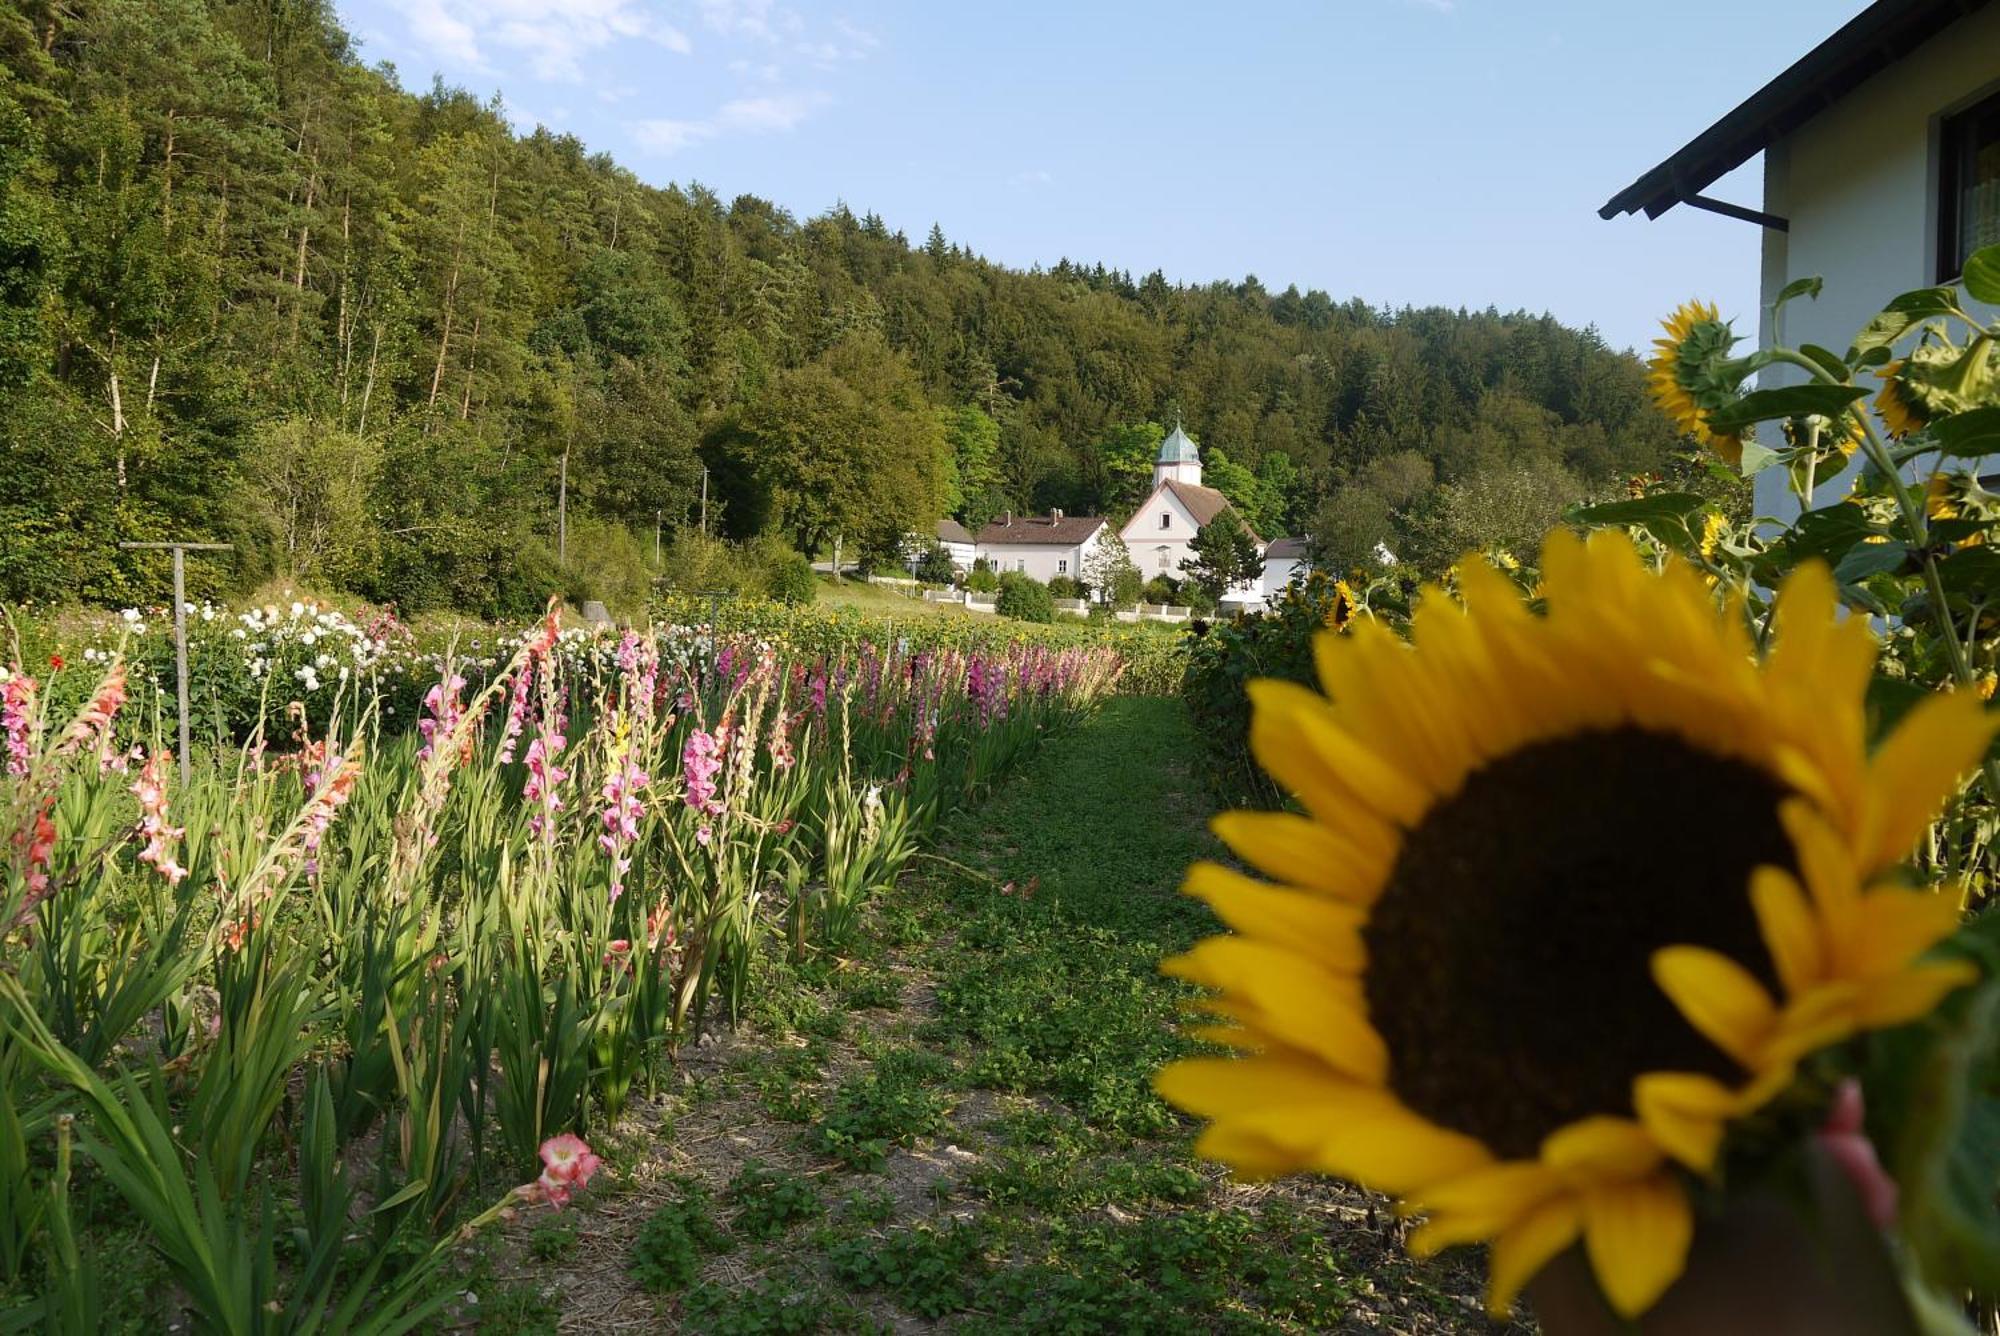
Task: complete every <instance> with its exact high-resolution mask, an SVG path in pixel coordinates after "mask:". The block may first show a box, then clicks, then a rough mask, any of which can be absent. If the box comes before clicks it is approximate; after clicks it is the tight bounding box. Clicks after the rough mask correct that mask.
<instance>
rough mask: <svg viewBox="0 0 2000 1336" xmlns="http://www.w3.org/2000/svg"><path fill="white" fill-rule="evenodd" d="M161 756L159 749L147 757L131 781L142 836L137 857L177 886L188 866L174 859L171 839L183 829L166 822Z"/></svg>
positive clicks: (169, 883) (165, 799)
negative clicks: (185, 866) (136, 775)
mask: <svg viewBox="0 0 2000 1336" xmlns="http://www.w3.org/2000/svg"><path fill="white" fill-rule="evenodd" d="M163 759H164V753H161V752H155V753H153V755H151V756H149V757H147V758H146V764H145V765H144V766H143V767H142V768H141V769H140V771H139V778H138V779H136V780H135V781H133V784H132V794H133V796H134V797H136V798H137V799H138V800H139V833H140V834H141V835H143V836H145V837H146V847H145V848H144V849H142V850H140V851H139V861H140V862H142V863H150V864H152V866H153V869H154V871H156V872H158V873H159V874H160V875H161V876H162V877H165V878H166V879H167V885H169V886H178V885H180V883H181V878H183V877H185V876H187V874H188V870H187V869H186V868H184V867H182V866H181V865H180V864H179V863H178V862H176V861H175V859H174V843H175V842H176V841H177V840H179V839H180V838H181V837H182V836H184V835H186V834H187V831H186V829H185V828H183V827H180V826H173V825H169V824H168V823H167V786H166V780H165V778H164V776H163V775H162V774H161V772H160V762H161V761H162V760H163Z"/></svg>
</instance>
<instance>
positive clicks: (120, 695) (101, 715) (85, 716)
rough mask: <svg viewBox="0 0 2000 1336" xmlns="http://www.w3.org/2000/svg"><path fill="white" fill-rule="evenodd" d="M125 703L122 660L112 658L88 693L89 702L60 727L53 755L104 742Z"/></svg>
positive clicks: (61, 754) (68, 753) (62, 754)
mask: <svg viewBox="0 0 2000 1336" xmlns="http://www.w3.org/2000/svg"><path fill="white" fill-rule="evenodd" d="M124 704H125V661H124V660H123V659H114V660H112V662H111V668H110V670H109V671H107V672H106V673H105V674H104V680H103V681H101V682H99V683H98V684H97V690H96V691H95V692H93V693H91V697H90V703H89V704H87V705H85V706H84V707H83V709H82V710H81V711H80V712H78V714H77V716H76V718H74V719H72V720H70V724H69V727H68V728H66V729H64V730H63V735H62V740H61V741H60V742H58V743H57V744H56V755H58V756H68V755H70V754H71V753H72V752H76V751H79V750H81V749H82V748H83V746H84V745H85V744H86V743H90V742H94V741H95V742H108V741H109V740H110V737H111V721H112V720H113V719H115V718H116V717H117V715H118V711H119V710H120V708H122V707H123V706H124Z"/></svg>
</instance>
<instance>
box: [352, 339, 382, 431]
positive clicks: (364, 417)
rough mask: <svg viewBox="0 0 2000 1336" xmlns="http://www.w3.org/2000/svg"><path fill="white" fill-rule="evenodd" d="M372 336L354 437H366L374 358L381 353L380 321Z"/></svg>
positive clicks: (373, 386) (373, 378)
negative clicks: (366, 373) (359, 413)
mask: <svg viewBox="0 0 2000 1336" xmlns="http://www.w3.org/2000/svg"><path fill="white" fill-rule="evenodd" d="M374 334H375V337H374V338H373V340H371V341H370V343H369V345H368V379H367V381H366V382H365V383H364V384H363V385H362V387H361V420H360V422H358V423H357V424H356V425H355V428H354V434H355V435H356V436H366V435H367V434H368V400H369V399H370V398H372V397H373V396H374V394H375V358H376V355H377V354H379V353H380V352H381V351H382V325H381V322H380V321H377V322H376V324H375V327H374Z"/></svg>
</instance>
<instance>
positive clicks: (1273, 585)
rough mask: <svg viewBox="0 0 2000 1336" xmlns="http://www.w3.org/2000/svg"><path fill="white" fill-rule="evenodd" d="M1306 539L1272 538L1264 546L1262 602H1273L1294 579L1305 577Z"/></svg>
mask: <svg viewBox="0 0 2000 1336" xmlns="http://www.w3.org/2000/svg"><path fill="white" fill-rule="evenodd" d="M1306 569H1307V564H1306V540H1305V539H1303V538H1273V539H1272V540H1271V541H1270V542H1269V543H1268V544H1266V545H1265V548H1264V590H1263V592H1264V602H1265V603H1266V604H1269V603H1272V602H1274V601H1275V600H1276V599H1277V597H1278V595H1280V594H1282V593H1284V592H1285V589H1286V587H1287V586H1288V585H1290V584H1291V583H1292V581H1294V580H1301V579H1304V578H1305V573H1306Z"/></svg>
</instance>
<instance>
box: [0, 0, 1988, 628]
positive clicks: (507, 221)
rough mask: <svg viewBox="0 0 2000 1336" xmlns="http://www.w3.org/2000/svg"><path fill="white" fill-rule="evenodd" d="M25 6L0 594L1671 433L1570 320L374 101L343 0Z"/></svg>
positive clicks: (1628, 454)
mask: <svg viewBox="0 0 2000 1336" xmlns="http://www.w3.org/2000/svg"><path fill="white" fill-rule="evenodd" d="M43 8H46V6H44V7H43ZM31 13H32V14H33V15H35V17H34V18H33V19H32V20H30V19H29V18H27V17H25V15H27V14H31ZM12 23H13V25H14V26H13V27H12V28H10V30H9V33H10V35H9V37H8V39H7V40H6V41H5V42H4V43H0V68H4V71H5V77H4V79H0V83H4V86H5V91H4V93H0V409H4V410H5V411H4V412H0V597H4V598H7V599H9V600H17V599H20V598H24V597H35V598H43V599H46V598H55V597H63V598H71V597H80V598H84V599H89V600H95V601H109V602H117V603H129V602H136V601H139V599H140V598H141V597H142V596H147V595H152V594H153V593H154V592H155V591H156V590H157V589H158V586H159V577H160V573H161V572H160V570H159V568H158V565H157V562H156V561H155V560H154V559H152V558H146V557H138V556H133V555H130V554H125V553H121V552H119V550H118V549H117V547H116V543H117V542H118V541H119V540H120V539H128V538H144V537H150V536H157V535H160V534H163V533H168V532H171V533H173V534H175V535H177V536H188V537H196V538H209V539H218V540H226V541H231V542H234V543H236V544H237V550H236V551H235V552H234V553H231V554H225V555H220V556H206V557H202V558H200V559H199V560H198V561H197V562H196V563H195V566H196V569H195V572H194V579H195V592H196V593H197V594H209V595H220V594H226V593H232V592H241V591H243V590H245V589H247V588H250V587H253V586H254V585H255V584H257V583H258V582H259V581H261V580H262V579H264V578H265V577H267V576H269V575H270V574H272V573H273V572H277V571H286V570H289V571H292V572H295V573H298V574H299V575H300V576H301V578H303V577H304V575H305V573H306V572H311V573H312V578H315V579H322V580H330V581H335V582H337V583H338V584H339V585H340V586H341V587H342V588H343V589H347V590H351V591H352V592H356V593H359V594H362V595H364V596H367V597H370V598H374V599H377V600H380V601H390V600H393V601H395V602H397V603H398V604H399V605H400V606H401V607H403V608H404V610H405V611H417V610H421V609H422V608H427V607H444V606H451V607H455V608H459V609H462V610H466V611H471V612H482V613H490V612H491V611H493V610H495V609H497V608H500V607H501V606H503V605H504V604H505V603H506V601H507V600H508V598H509V597H510V596H509V593H508V591H509V589H510V588H511V586H512V585H513V584H514V583H516V582H517V580H519V581H525V582H527V583H528V584H531V585H536V586H541V585H545V584H547V583H548V582H549V580H550V578H551V576H554V577H555V578H556V579H557V580H558V581H561V580H564V579H567V578H571V577H576V578H581V579H582V580H583V581H584V582H585V583H589V582H591V581H592V580H593V579H596V578H597V577H596V576H595V574H594V572H593V571H591V570H589V569H584V570H583V571H581V572H580V574H579V573H578V572H569V573H567V574H565V573H564V572H557V571H553V570H552V569H551V563H550V562H549V561H548V559H547V558H546V555H545V552H546V550H551V549H553V548H555V547H556V546H557V543H556V533H555V530H556V521H555V515H556V509H557V498H558V496H559V495H561V494H565V493H566V497H567V512H568V517H569V519H570V521H571V523H572V526H574V525H575V524H576V523H577V522H578V521H579V520H583V519H595V520H598V521H601V522H603V523H605V524H609V525H613V526H616V527H618V528H619V529H622V530H624V531H626V532H629V533H632V534H636V535H639V536H640V542H641V545H642V547H644V548H645V549H646V551H647V552H648V554H650V549H651V544H650V541H648V540H650V538H651V534H652V531H653V528H654V526H655V525H656V524H658V525H660V526H661V527H662V528H663V529H664V530H666V531H667V532H669V533H672V532H677V531H680V530H683V529H686V528H690V527H694V526H695V524H696V516H697V513H698V504H699V503H698V497H699V495H700V492H701V483H702V469H703V466H704V465H706V466H707V467H708V470H709V482H710V506H709V510H710V520H711V528H712V530H714V531H719V532H726V533H728V534H730V535H731V536H734V537H738V538H741V537H745V536H747V535H749V534H751V533H754V532H758V531H760V530H763V529H766V528H770V527H778V528H780V529H781V530H782V531H784V532H786V533H787V534H788V535H789V536H790V537H791V538H792V539H793V541H794V542H796V543H797V545H798V546H800V547H801V548H803V549H804V550H806V551H808V552H814V551H815V550H816V549H817V548H818V546H819V545H820V542H821V541H822V539H824V538H825V537H827V536H829V535H831V534H832V533H835V532H839V533H842V534H844V536H845V537H846V538H847V540H848V541H849V542H850V544H852V545H853V548H854V550H861V549H862V548H863V547H864V546H865V545H866V544H867V542H868V541H869V539H870V538H871V536H875V535H877V534H878V532H881V531H886V530H887V529H888V528H889V527H896V528H899V529H900V531H903V532H907V531H909V530H910V529H912V528H915V529H918V530H919V531H921V530H922V528H923V527H924V526H925V525H926V524H927V523H928V522H929V520H930V519H931V518H934V517H935V516H936V515H937V514H939V513H944V512H946V511H951V512H954V513H957V514H959V515H960V516H961V517H962V518H963V519H965V520H966V521H967V522H968V523H974V524H976V523H978V522H979V521H980V520H982V519H984V518H986V517H987V516H990V515H992V514H994V513H997V512H998V511H1000V510H1002V509H1005V508H1009V507H1012V508H1014V509H1017V510H1022V511H1029V510H1041V509H1045V508H1047V507H1049V506H1052V505H1054V506H1064V507H1067V508H1069V509H1071V510H1073V511H1075V512H1077V513H1113V514H1116V513H1120V512H1122V511H1123V510H1125V509H1127V508H1129V507H1130V506H1131V505H1132V504H1133V503H1135V502H1136V501H1137V499H1138V497H1139V496H1140V495H1142V494H1143V492H1144V491H1145V489H1146V487H1147V484H1148V482H1149V480H1150V470H1151V464H1152V451H1153V450H1154V449H1155V448H1157V444H1158V441H1159V426H1158V425H1157V424H1158V423H1159V422H1160V421H1161V420H1162V419H1163V417H1164V415H1165V414H1166V413H1167V412H1168V410H1169V408H1170V407H1172V406H1175V405H1177V406H1178V408H1179V409H1180V410H1182V411H1184V412H1185V414H1186V418H1187V425H1188V429H1189V430H1190V431H1192V432H1194V433H1195V434H1196V435H1197V436H1198V437H1199V438H1200V439H1201V440H1203V441H1204V442H1205V444H1206V445H1207V447H1208V449H1209V455H1208V459H1209V466H1210V468H1211V470H1212V472H1213V475H1214V482H1215V484H1216V485H1218V486H1221V487H1223V489H1224V490H1225V492H1227V493H1228V494H1229V495H1230V496H1231V498H1232V499H1233V500H1234V501H1235V502H1236V504H1237V505H1238V507H1239V508H1240V509H1241V510H1242V511H1243V513H1244V514H1245V515H1246V516H1247V517H1248V518H1249V519H1250V521H1251V523H1252V524H1253V525H1254V526H1256V527H1257V528H1258V529H1259V530H1260V531H1262V530H1264V529H1265V528H1266V526H1269V527H1270V529H1271V530H1272V531H1273V532H1275V531H1277V530H1278V529H1279V528H1280V527H1282V526H1283V524H1284V523H1285V522H1286V521H1290V522H1291V523H1293V524H1295V523H1296V521H1297V520H1298V518H1300V516H1299V514H1298V512H1299V510H1300V507H1301V505H1302V504H1303V503H1304V502H1305V501H1306V500H1307V499H1308V498H1310V497H1312V496H1315V495H1317V494H1318V493H1319V492H1320V491H1321V490H1323V489H1324V486H1325V484H1326V483H1328V482H1329V481H1332V480H1336V479H1339V478H1342V477H1344V476H1346V475H1347V474H1349V473H1351V472H1352V471H1354V470H1356V469H1358V468H1360V467H1362V466H1364V465H1365V464H1366V463H1367V461H1369V460H1370V459H1373V458H1375V457H1377V456H1380V455H1384V454H1389V453H1393V452H1395V451H1398V450H1417V451H1420V452H1422V453H1423V454H1425V455H1426V457H1429V458H1433V459H1435V460H1436V461H1437V462H1438V464H1439V467H1440V470H1441V472H1444V473H1447V474H1449V475H1450V476H1452V477H1453V478H1454V479H1457V478H1458V477H1459V476H1460V475H1461V474H1462V473H1463V472H1465V469H1463V468H1460V467H1459V466H1458V465H1457V464H1456V463H1452V462H1451V461H1452V460H1454V459H1455V458H1456V456H1457V455H1458V454H1459V453H1460V452H1461V444H1462V443H1463V442H1464V441H1466V440H1468V439H1470V438H1471V437H1472V436H1474V435H1476V434H1477V432H1476V430H1475V429H1476V427H1477V424H1478V422H1479V420H1480V418H1481V415H1482V413H1484V414H1486V415H1488V416H1494V413H1493V412H1491V411H1489V410H1488V409H1487V408H1486V407H1485V406H1484V401H1485V400H1486V399H1487V398H1489V397H1492V396H1504V397H1506V398H1507V399H1508V400H1509V401H1511V402H1512V403H1514V404H1516V405H1520V406H1525V408H1527V409H1531V410H1532V413H1525V414H1522V413H1517V414H1516V415H1515V416H1516V417H1518V418H1519V425H1521V426H1522V427H1523V428H1524V430H1525V433H1526V434H1525V435H1522V434H1521V433H1515V434H1513V435H1508V436H1505V437H1504V439H1503V438H1500V437H1495V438H1494V440H1496V441H1497V442H1498V443H1499V445H1500V446H1501V447H1502V448H1503V449H1505V450H1532V451H1535V452H1538V453H1540V454H1545V455H1548V456H1550V457H1552V458H1557V459H1559V460H1560V461H1561V462H1562V463H1563V465H1564V466H1565V467H1567V468H1569V469H1571V470H1572V471H1573V472H1574V473H1575V474H1576V475H1577V476H1578V477H1579V479H1581V480H1584V481H1587V482H1588V481H1593V480H1595V479H1596V478H1597V477H1599V476H1600V475H1602V476H1609V474H1610V473H1611V472H1615V470H1616V468H1617V467H1618V466H1619V461H1626V460H1630V461H1636V463H1635V467H1645V468H1650V467H1656V466H1657V464H1658V461H1659V459H1660V457H1661V452H1662V451H1663V449H1664V448H1665V446H1666V444H1667V443H1668V440H1669V432H1668V429H1667V427H1666V424H1665V422H1664V420H1663V419H1661V418H1660V417H1659V416H1658V415H1657V414H1655V413H1653V412H1652V411H1651V410H1650V409H1649V408H1648V407H1646V406H1645V402H1644V398H1643V393H1642V383H1643V373H1642V371H1641V369H1640V368H1639V366H1638V365H1637V364H1636V363H1635V362H1634V361H1632V359H1630V358H1628V357H1626V356H1624V355H1622V354H1618V353H1614V352H1611V351H1609V350H1607V349H1605V348H1604V347H1603V346H1602V345H1601V343H1599V342H1598V340H1597V339H1596V337H1595V335H1593V334H1591V333H1589V332H1584V331H1576V330H1571V329H1566V328H1564V327H1562V326H1560V325H1558V324H1556V323H1555V322H1553V321H1550V320H1547V319H1538V318H1535V317H1532V316H1529V315H1526V314H1520V313H1515V314H1509V315H1502V314H1500V313H1497V312H1491V311H1488V312H1483V313H1475V314H1462V313H1454V312H1450V311H1446V310H1419V311H1400V312H1387V311H1378V310H1375V309H1372V308H1370V307H1368V306H1366V305H1364V304H1362V303H1360V302H1353V301H1350V302H1344V303H1341V302H1336V301H1334V300H1333V299H1332V298H1331V297H1329V296H1328V295H1327V294H1326V293H1324V292H1318V291H1310V292H1303V293H1302V292H1300V291H1298V290H1296V289H1287V290H1285V291H1283V292H1279V293H1271V292H1267V291H1266V290H1265V289H1264V288H1263V287H1262V286H1261V285H1259V284H1256V283H1254V282H1253V283H1242V284H1229V283H1216V284H1208V285H1203V286H1175V285H1172V284H1169V283H1168V282H1167V281H1166V279H1165V278H1164V277H1163V276H1161V275H1160V274H1157V273H1155V274H1152V275H1147V276H1144V277H1142V278H1139V279H1136V280H1135V279H1134V277H1133V276H1132V275H1130V274H1126V273H1123V272H1121V271H1119V270H1116V269H1112V268H1107V267H1104V266H1101V265H1098V266H1080V265H1077V264H1073V263H1070V262H1064V263H1061V264H1059V265H1057V266H1055V267H1054V268H1053V269H1051V270H1049V271H1046V272H1037V273H1021V272H1016V271H1012V270H1007V269H1003V268H1001V267H999V266H997V265H993V264H990V263H987V262H985V261H982V260H978V259H975V258H973V257H971V256H969V255H967V254H965V253H964V251H963V250H962V249H960V248H959V247H957V246H954V245H952V244H951V243H949V242H948V241H945V240H944V239H943V238H942V237H939V238H935V240H937V241H938V242H939V244H938V245H936V246H930V245H925V246H913V245H912V244H911V242H910V241H909V240H908V239H906V238H905V237H903V236H902V235H901V234H899V233H896V232H895V231H893V230H892V229H889V228H887V227H885V226H883V225H882V224H881V220H880V219H879V218H874V217H870V216H865V215H856V214H855V213H853V212H851V211H849V210H848V209H847V208H845V207H836V208H834V209H832V210H830V211H829V212H827V213H825V214H823V215H821V216H819V217H815V218H808V219H799V218H795V217H793V216H791V215H789V214H787V213H786V212H785V211H784V210H781V209H778V208H776V207H774V206H773V205H771V204H770V203H769V202H768V201H765V200H761V199H757V198H755V197H753V196H748V195H745V196H740V197H738V198H736V199H735V200H734V201H731V202H725V201H723V200H721V199H718V198H717V197H716V196H715V195H713V194H712V193H710V192H709V191H707V190H704V189H702V188H700V187H698V186H690V187H681V186H666V187H661V188H655V187H651V186H647V185H645V184H642V183H641V182H640V181H639V180H638V179H637V178H636V177H634V176H633V175H632V174H631V173H630V172H629V171H628V170H626V169H624V168H622V167H620V166H618V165H617V164H615V163H613V162H611V161H610V160H609V159H607V158H605V157H603V156H602V155H598V154H592V153H590V152H588V151H586V149H585V148H584V146H581V145H578V144H577V143H575V142H574V141H573V140H570V139H568V138H565V137H563V136H560V135H554V134H551V133H549V132H547V131H541V130H538V131H536V132H534V133H532V134H528V135H517V134H515V133H514V132H513V131H512V129H511V128H510V127H509V125H508V124H507V122H506V120H505V119H504V116H503V113H502V109H501V108H500V107H499V106H498V105H496V104H492V103H489V102H487V101H485V100H484V99H483V98H482V97H481V96H477V95H474V94H472V93H468V92H466V91H464V90H460V89H454V88H450V87H445V86H439V87H437V88H435V89H428V88H427V89H425V90H423V91H421V92H415V93H406V92H404V91H402V89H400V88H399V87H398V86H397V84H396V83H395V81H394V78H393V75H392V74H391V73H390V72H389V71H387V70H385V69H381V68H376V67H372V66H370V65H368V64H366V63H364V60H363V58H362V57H361V55H360V54H359V53H358V48H357V46H356V44H355V43H354V41H353V40H352V39H351V37H350V36H349V34H347V33H346V32H344V31H343V30H342V29H341V27H340V25H339V22H338V19H337V17H336V15H335V12H334V10H333V8H332V7H330V6H325V5H318V6H309V7H306V8H304V9H292V8H288V9H285V10H284V12H283V15H282V17H279V18H273V17H271V15H270V14H268V13H266V12H265V11H263V10H260V9H258V8H256V7H255V6H228V5H213V4H207V3H180V2H175V3H165V4H139V3H136V2H135V0H105V2H104V3H93V4H89V5H81V6H66V7H57V8H55V9H50V10H49V11H48V12H47V13H46V14H43V13H42V10H41V9H33V8H31V9H30V10H28V11H23V16H20V17H17V18H15V19H14V20H12ZM1975 281H1983V280H1975ZM1499 416H1505V414H1499ZM806 441H811V442H812V443H813V446H812V448H810V449H801V448H799V447H800V446H801V444H802V443H803V442H806ZM272 446H276V447H277V448H276V450H275V452H274V453H270V454H267V449H268V448H270V447H272ZM1482 458H1483V457H1482ZM1487 462H1490V461H1487ZM343 463H345V464H348V465H351V466H353V467H349V468H345V469H343V468H342V467H341V465H342V464H343ZM1448 464H1449V465H1450V466H1449V467H1447V465H1448ZM1476 466H1477V467H1485V463H1484V462H1482V463H1478V464H1477V465H1476ZM1580 494H1581V493H1579V495H1580ZM1572 499H1574V498H1572Z"/></svg>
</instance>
